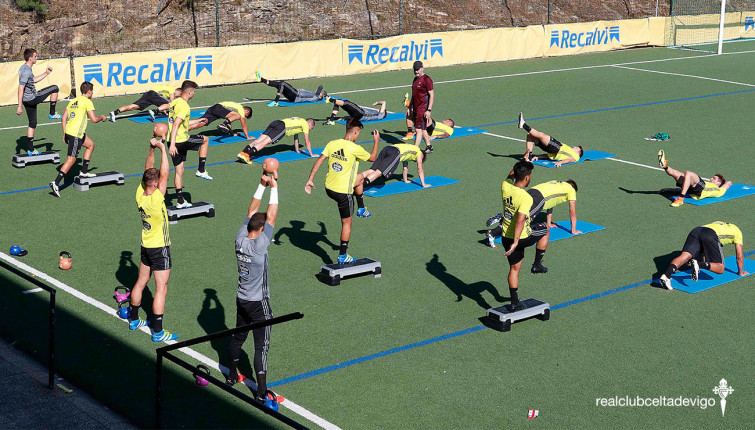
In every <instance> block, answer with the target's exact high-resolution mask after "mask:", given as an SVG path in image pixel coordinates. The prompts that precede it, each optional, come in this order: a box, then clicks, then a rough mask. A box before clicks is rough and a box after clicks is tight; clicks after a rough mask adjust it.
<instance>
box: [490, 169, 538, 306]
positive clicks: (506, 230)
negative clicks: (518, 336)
mask: <svg viewBox="0 0 755 430" xmlns="http://www.w3.org/2000/svg"><path fill="white" fill-rule="evenodd" d="M532 169H533V166H532V163H530V162H529V161H524V160H522V161H519V162H517V163H516V164H515V165H514V169H513V175H514V177H513V183H512V182H510V181H509V180H505V181H503V184H501V199H502V201H503V219H502V220H501V228H502V229H503V237H502V238H501V241H502V243H503V247H504V248H505V249H506V250H507V251H506V253H505V254H504V255H505V256H506V258H507V259H508V262H509V276H508V282H509V293H510V294H511V310H512V311H516V310H519V309H521V306H520V304H519V295H518V289H519V270H520V269H521V267H522V260H523V259H524V249H525V248H527V247H528V246H532V245H535V244H537V245H536V247H535V248H536V249H535V261H534V263H533V264H532V269H531V270H530V271H531V272H532V273H547V272H548V269H547V268H546V267H545V266H543V264H542V261H543V257H544V256H545V251H546V249H547V248H548V240H549V238H550V235H549V230H548V226H546V225H545V224H543V223H536V224H532V223H531V220H530V209H531V208H532V197H531V196H530V195H529V194H528V193H527V191H525V190H524V189H525V188H526V187H527V186H528V185H529V183H530V180H531V179H532Z"/></svg>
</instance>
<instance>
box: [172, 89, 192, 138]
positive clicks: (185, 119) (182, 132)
mask: <svg viewBox="0 0 755 430" xmlns="http://www.w3.org/2000/svg"><path fill="white" fill-rule="evenodd" d="M176 118H181V120H182V121H181V125H179V126H178V131H177V132H176V143H182V142H186V141H187V140H189V120H190V119H191V108H190V107H189V103H187V102H186V100H184V99H182V98H181V97H178V98H175V99H173V101H172V102H170V109H169V110H168V122H169V123H170V130H168V142H170V136H171V134H172V133H173V121H175V120H176ZM166 149H167V148H166Z"/></svg>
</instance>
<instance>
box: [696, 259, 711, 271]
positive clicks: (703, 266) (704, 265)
mask: <svg viewBox="0 0 755 430" xmlns="http://www.w3.org/2000/svg"><path fill="white" fill-rule="evenodd" d="M697 264H698V265H700V268H701V269H705V270H710V263H708V262H707V261H698V262H697Z"/></svg>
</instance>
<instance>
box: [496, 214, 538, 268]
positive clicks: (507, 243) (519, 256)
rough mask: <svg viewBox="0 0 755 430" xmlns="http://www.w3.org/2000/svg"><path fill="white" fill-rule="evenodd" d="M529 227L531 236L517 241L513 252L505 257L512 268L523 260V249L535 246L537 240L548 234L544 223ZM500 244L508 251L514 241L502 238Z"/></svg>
mask: <svg viewBox="0 0 755 430" xmlns="http://www.w3.org/2000/svg"><path fill="white" fill-rule="evenodd" d="M530 227H531V228H532V234H530V235H529V236H527V237H526V238H524V239H519V243H518V244H517V245H516V249H515V250H514V252H512V253H511V254H510V255H509V256H508V257H506V258H507V259H508V260H509V265H511V266H513V265H515V264H517V263H519V262H520V261H522V260H523V259H524V248H527V247H528V246H532V245H534V244H536V243H537V241H538V240H540V239H541V238H542V237H543V236H545V235H546V234H548V226H547V225H545V223H537V224H531V225H530ZM501 243H502V244H503V248H504V249H506V250H507V251H508V249H509V248H511V244H513V243H514V239H509V238H508V237H502V238H501Z"/></svg>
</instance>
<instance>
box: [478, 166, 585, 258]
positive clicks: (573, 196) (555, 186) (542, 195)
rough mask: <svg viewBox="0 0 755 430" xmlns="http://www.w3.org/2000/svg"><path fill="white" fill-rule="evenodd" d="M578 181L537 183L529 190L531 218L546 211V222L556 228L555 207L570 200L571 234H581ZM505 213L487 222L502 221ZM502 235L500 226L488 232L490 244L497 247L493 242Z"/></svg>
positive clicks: (488, 223)
mask: <svg viewBox="0 0 755 430" xmlns="http://www.w3.org/2000/svg"><path fill="white" fill-rule="evenodd" d="M578 190H579V188H578V187H577V183H576V182H575V181H574V180H573V179H569V180H568V181H549V182H544V183H542V184H538V185H535V186H534V187H531V188H530V189H529V190H527V193H528V194H529V195H530V197H532V208H531V209H530V220H532V221H534V220H535V219H536V218H537V216H538V215H540V213H541V212H542V211H546V218H545V223H546V225H547V226H548V228H555V227H558V225H556V224H554V223H553V222H552V217H553V208H554V207H556V206H558V205H560V204H562V203H566V202H569V219H570V221H571V234H581V233H582V232H581V231H580V230H577V191H578ZM502 219H503V214H498V215H494V216H492V217H490V219H488V221H487V222H486V224H487V225H488V227H489V226H491V225H493V224H494V223H497V222H501V220H502ZM499 235H501V227H500V226H498V227H496V228H494V229H493V230H491V231H489V232H488V233H487V239H488V246H489V247H491V248H495V243H494V242H493V240H494V238H495V237H496V236H499Z"/></svg>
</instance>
